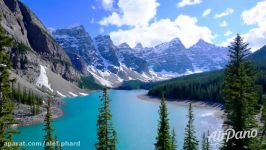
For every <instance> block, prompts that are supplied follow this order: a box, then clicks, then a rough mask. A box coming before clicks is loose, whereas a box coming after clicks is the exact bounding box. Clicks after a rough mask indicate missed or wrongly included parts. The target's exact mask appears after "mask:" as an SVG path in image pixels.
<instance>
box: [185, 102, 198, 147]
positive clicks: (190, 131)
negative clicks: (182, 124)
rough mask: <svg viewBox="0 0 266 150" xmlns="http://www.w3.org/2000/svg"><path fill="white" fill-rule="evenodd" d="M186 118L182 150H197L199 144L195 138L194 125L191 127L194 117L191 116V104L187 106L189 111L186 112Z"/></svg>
mask: <svg viewBox="0 0 266 150" xmlns="http://www.w3.org/2000/svg"><path fill="white" fill-rule="evenodd" d="M187 117H188V124H187V126H186V128H185V140H184V145H183V149H184V150H197V149H198V145H199V142H198V140H197V138H196V136H195V133H196V132H195V129H194V125H193V121H194V116H193V111H192V105H191V103H190V104H189V110H188V115H187Z"/></svg>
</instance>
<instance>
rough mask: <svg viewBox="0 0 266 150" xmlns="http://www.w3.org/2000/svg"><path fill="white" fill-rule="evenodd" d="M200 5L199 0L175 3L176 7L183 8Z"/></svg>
mask: <svg viewBox="0 0 266 150" xmlns="http://www.w3.org/2000/svg"><path fill="white" fill-rule="evenodd" d="M199 3H201V0H181V2H179V3H177V7H184V6H187V5H195V4H199Z"/></svg>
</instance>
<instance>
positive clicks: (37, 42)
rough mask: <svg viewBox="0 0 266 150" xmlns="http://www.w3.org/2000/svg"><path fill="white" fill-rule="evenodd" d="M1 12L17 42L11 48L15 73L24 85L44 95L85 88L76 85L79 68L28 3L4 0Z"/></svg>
mask: <svg viewBox="0 0 266 150" xmlns="http://www.w3.org/2000/svg"><path fill="white" fill-rule="evenodd" d="M0 13H1V25H2V27H3V28H4V30H5V31H6V33H7V34H8V35H10V36H12V37H13V39H14V41H15V45H14V46H13V47H12V48H11V49H9V50H8V51H9V53H10V55H11V62H12V74H13V76H15V77H16V78H17V79H18V83H20V84H21V86H23V87H26V88H28V89H34V90H35V91H36V92H39V93H41V94H43V91H49V92H53V93H55V94H56V93H57V92H61V93H63V95H65V96H70V95H71V94H69V93H68V92H69V91H72V92H74V91H75V90H76V92H79V91H82V90H81V89H79V88H78V87H77V86H76V85H75V83H77V82H78V81H79V79H80V73H79V71H77V70H76V69H75V67H74V66H73V64H72V62H71V59H70V58H69V56H68V55H67V54H66V52H65V51H64V50H63V49H62V47H61V46H60V45H59V44H58V43H57V42H56V41H55V40H54V39H53V37H52V36H51V35H50V33H49V32H48V30H47V29H46V28H45V26H44V25H43V24H42V22H41V21H40V20H39V19H38V18H37V16H36V15H35V14H34V13H33V12H32V11H31V10H30V9H29V8H28V7H27V6H25V5H24V4H23V3H22V2H20V1H18V0H1V1H0ZM55 79H57V80H56V81H53V80H55ZM69 81H70V82H71V83H70V82H69ZM58 83H60V84H61V87H60V86H58ZM74 93H75V92H74ZM76 94H77V93H76Z"/></svg>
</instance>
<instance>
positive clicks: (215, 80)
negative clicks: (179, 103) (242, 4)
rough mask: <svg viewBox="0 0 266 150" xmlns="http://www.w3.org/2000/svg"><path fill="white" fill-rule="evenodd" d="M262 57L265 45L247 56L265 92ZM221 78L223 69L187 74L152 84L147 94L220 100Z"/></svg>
mask: <svg viewBox="0 0 266 150" xmlns="http://www.w3.org/2000/svg"><path fill="white" fill-rule="evenodd" d="M264 58H266V49H265V46H264V47H262V48H261V49H259V50H257V51H256V52H254V53H253V54H251V55H250V56H248V57H247V59H249V60H251V61H253V62H254V64H255V65H256V66H257V77H256V84H257V85H260V86H258V88H261V90H262V92H263V93H266V59H264ZM222 79H223V70H219V71H213V72H204V73H199V74H194V75H188V76H185V77H179V78H175V79H171V80H169V81H164V82H161V83H157V84H154V85H153V86H152V88H151V89H150V90H149V93H148V94H149V95H151V96H160V93H161V92H163V93H164V94H165V96H167V97H170V98H176V99H191V100H203V101H204V100H213V101H219V102H221V101H222V99H221V95H220V91H221V86H222ZM142 86H143V85H142ZM202 93H203V94H202Z"/></svg>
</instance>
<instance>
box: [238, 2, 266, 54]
mask: <svg viewBox="0 0 266 150" xmlns="http://www.w3.org/2000/svg"><path fill="white" fill-rule="evenodd" d="M265 10H266V1H262V2H258V3H257V4H256V6H255V7H253V8H251V9H249V10H245V11H243V13H242V15H241V17H242V20H243V22H244V23H245V24H247V25H257V26H256V27H255V28H253V29H251V30H250V31H248V32H247V33H246V34H243V36H244V38H245V40H246V41H247V42H248V43H249V46H250V47H251V48H252V49H251V50H252V51H256V50H257V49H259V48H261V47H262V46H264V45H265V44H266V42H265V41H266V11H265Z"/></svg>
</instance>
